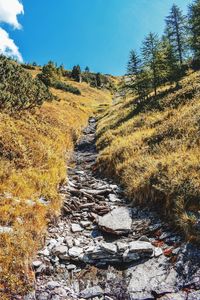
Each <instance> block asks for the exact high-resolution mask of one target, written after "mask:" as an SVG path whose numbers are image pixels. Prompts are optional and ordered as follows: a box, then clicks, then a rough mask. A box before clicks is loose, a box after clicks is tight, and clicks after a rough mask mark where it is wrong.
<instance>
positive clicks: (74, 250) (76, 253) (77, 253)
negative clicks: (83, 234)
mask: <svg viewBox="0 0 200 300" xmlns="http://www.w3.org/2000/svg"><path fill="white" fill-rule="evenodd" d="M82 253H83V249H82V248H80V247H76V246H74V247H72V248H70V249H69V255H70V256H71V257H79V256H80V255H81V254H82Z"/></svg>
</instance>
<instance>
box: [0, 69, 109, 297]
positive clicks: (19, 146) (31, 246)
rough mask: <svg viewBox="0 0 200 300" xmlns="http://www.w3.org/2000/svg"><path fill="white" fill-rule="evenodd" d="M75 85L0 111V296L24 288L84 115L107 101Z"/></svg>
mask: <svg viewBox="0 0 200 300" xmlns="http://www.w3.org/2000/svg"><path fill="white" fill-rule="evenodd" d="M28 72H30V73H31V74H33V76H34V75H36V74H37V72H38V71H37V70H30V71H28ZM62 81H64V78H63V79H62ZM73 85H74V86H77V87H78V88H79V89H80V91H81V95H74V94H71V93H67V92H64V91H61V90H57V89H53V88H52V89H51V92H52V93H53V94H54V95H55V96H57V100H54V101H52V102H45V103H44V104H43V105H42V106H41V107H38V108H35V109H34V110H33V111H25V112H23V113H20V114H18V113H17V112H15V113H14V114H8V113H5V112H1V113H0V158H1V159H0V201H1V206H0V232H1V234H0V278H1V279H0V298H1V299H13V298H12V297H13V295H14V294H15V293H17V294H20V293H22V294H23V293H25V292H26V291H27V288H28V284H29V282H31V280H30V279H31V278H32V276H33V274H32V272H31V268H30V266H31V259H32V257H33V255H34V253H35V252H36V250H37V249H38V247H40V245H41V243H42V237H43V236H44V232H45V228H46V225H47V223H48V222H49V221H50V220H52V218H54V217H55V216H56V215H58V214H59V211H60V207H61V203H62V199H60V197H59V194H58V186H59V184H60V183H61V182H62V181H63V180H65V179H66V162H67V160H68V158H69V156H70V153H71V151H72V150H73V145H74V142H75V141H76V139H77V138H78V137H79V135H80V132H81V129H82V128H83V126H85V124H86V122H87V119H88V116H89V115H91V114H92V113H93V112H94V111H96V110H97V108H98V107H99V105H101V104H102V105H104V104H107V103H109V102H110V100H111V95H110V93H109V92H108V91H103V90H97V89H94V88H91V87H89V86H88V85H87V84H86V83H82V84H78V83H74V82H73ZM5 230H7V232H5ZM2 231H4V232H3V233H2ZM32 279H33V278H32Z"/></svg>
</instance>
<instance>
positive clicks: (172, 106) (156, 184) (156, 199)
mask: <svg viewBox="0 0 200 300" xmlns="http://www.w3.org/2000/svg"><path fill="white" fill-rule="evenodd" d="M199 134H200V73H199V72H196V73H192V74H191V73H190V74H188V76H186V77H185V78H184V79H183V80H182V81H181V82H180V86H179V87H178V88H175V87H170V88H168V89H163V90H161V91H160V94H159V95H158V97H157V98H156V99H155V98H153V97H152V98H149V99H148V100H146V101H140V100H139V99H136V98H134V99H130V98H129V99H128V100H126V101H121V102H118V103H116V104H115V105H114V106H112V107H111V108H110V109H109V110H107V111H106V112H105V113H103V114H102V115H101V117H100V120H99V126H98V142H97V144H98V148H99V150H100V154H101V155H100V158H99V162H98V163H99V166H100V167H101V169H102V170H103V171H104V173H105V174H107V176H112V177H115V178H116V179H117V180H118V181H119V182H120V183H121V184H122V185H123V186H124V187H125V190H126V193H127V195H128V197H129V198H130V200H131V201H132V202H133V204H135V203H136V204H140V205H145V206H146V205H148V206H149V205H152V206H153V207H154V208H156V209H158V210H159V211H162V212H163V213H164V214H165V215H166V216H167V217H168V219H169V221H170V222H171V224H175V225H176V226H177V228H179V229H181V231H182V232H184V233H185V235H186V237H187V238H188V239H190V240H199V238H200V232H199V229H198V220H199V217H200V215H199V210H200V201H199V199H200V167H199V163H200V143H199Z"/></svg>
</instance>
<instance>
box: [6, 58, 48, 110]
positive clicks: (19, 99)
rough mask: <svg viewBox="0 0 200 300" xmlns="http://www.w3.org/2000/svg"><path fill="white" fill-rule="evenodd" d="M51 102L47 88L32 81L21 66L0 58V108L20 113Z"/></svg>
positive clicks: (34, 80)
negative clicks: (45, 102)
mask: <svg viewBox="0 0 200 300" xmlns="http://www.w3.org/2000/svg"><path fill="white" fill-rule="evenodd" d="M51 100H53V95H52V94H51V93H50V92H49V90H48V88H47V87H46V86H45V85H44V84H43V83H42V82H41V81H40V80H39V79H38V78H36V79H33V78H32V76H31V75H30V74H29V73H28V72H26V71H25V70H24V69H23V68H22V66H19V65H18V64H17V63H15V62H13V61H11V60H10V59H8V58H6V57H4V56H0V108H1V109H4V110H6V111H8V112H11V111H15V112H16V111H22V110H27V109H32V108H34V107H36V106H41V105H42V103H43V102H44V101H51Z"/></svg>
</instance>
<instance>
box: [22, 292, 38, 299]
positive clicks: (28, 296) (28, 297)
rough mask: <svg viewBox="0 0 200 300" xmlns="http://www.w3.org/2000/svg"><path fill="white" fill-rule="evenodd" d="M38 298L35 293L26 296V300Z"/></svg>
mask: <svg viewBox="0 0 200 300" xmlns="http://www.w3.org/2000/svg"><path fill="white" fill-rule="evenodd" d="M35 299H36V297H35V292H32V293H30V294H28V295H26V296H24V300H35Z"/></svg>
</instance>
